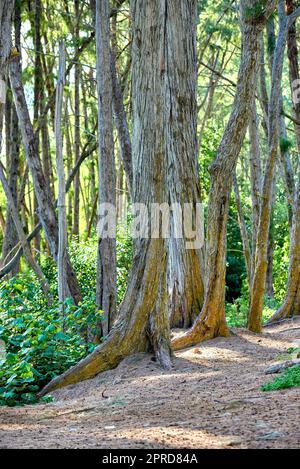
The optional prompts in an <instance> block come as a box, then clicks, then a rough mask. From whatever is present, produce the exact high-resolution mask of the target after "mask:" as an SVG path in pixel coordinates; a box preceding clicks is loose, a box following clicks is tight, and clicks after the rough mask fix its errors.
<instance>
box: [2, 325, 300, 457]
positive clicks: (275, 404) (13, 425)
mask: <svg viewBox="0 0 300 469" xmlns="http://www.w3.org/2000/svg"><path fill="white" fill-rule="evenodd" d="M234 333H235V335H233V336H232V337H231V338H226V339H225V338H218V339H214V340H211V341H208V342H205V343H202V344H200V345H199V346H198V347H193V348H190V349H188V350H184V351H181V352H178V353H176V360H175V362H174V368H173V369H172V371H169V372H165V371H162V370H161V369H160V368H159V366H158V365H157V364H156V363H155V362H153V361H151V358H150V356H148V355H137V356H134V357H131V358H128V359H126V360H124V361H123V363H121V364H120V365H119V367H118V368H117V369H115V370H113V371H110V372H106V373H103V374H101V375H99V376H98V377H96V378H94V379H92V380H89V381H85V382H83V383H80V384H77V385H72V386H69V387H67V388H64V389H61V390H59V391H56V392H54V393H53V394H52V395H53V397H54V398H55V401H54V402H53V403H50V404H39V405H35V406H25V407H18V408H17V407H15V408H8V407H2V408H0V448H107V449H108V448H147V449H148V448H157V449H158V448H162V449H172V448H297V447H299V444H300V425H299V419H300V408H299V406H300V399H299V388H292V389H286V390H282V391H272V392H262V391H260V386H261V385H262V384H264V383H265V382H267V381H269V380H270V379H272V377H273V376H274V375H266V374H265V370H266V368H267V367H268V366H269V365H271V364H272V363H274V362H276V361H278V359H280V358H282V354H284V353H286V351H287V349H288V348H289V347H292V346H299V344H300V320H299V319H297V320H294V321H287V322H284V323H281V324H280V325H276V326H272V327H268V328H266V329H264V333H263V334H262V335H256V334H252V333H250V332H249V331H247V330H245V329H235V330H234Z"/></svg>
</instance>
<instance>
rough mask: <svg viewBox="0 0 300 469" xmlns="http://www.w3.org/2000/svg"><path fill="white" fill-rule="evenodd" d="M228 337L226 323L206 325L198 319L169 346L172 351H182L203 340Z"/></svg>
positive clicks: (229, 334)
mask: <svg viewBox="0 0 300 469" xmlns="http://www.w3.org/2000/svg"><path fill="white" fill-rule="evenodd" d="M230 336H231V332H230V330H229V329H228V326H227V325H226V323H223V322H222V323H221V324H213V325H208V323H207V322H206V321H204V320H201V319H198V320H196V322H195V324H194V326H193V327H192V328H191V329H190V330H188V331H187V332H186V333H185V334H183V335H182V336H180V337H176V338H175V339H173V340H172V342H171V346H172V349H173V350H182V349H185V348H188V347H193V346H194V345H197V344H198V343H199V342H203V341H204V340H210V339H215V338H216V337H230Z"/></svg>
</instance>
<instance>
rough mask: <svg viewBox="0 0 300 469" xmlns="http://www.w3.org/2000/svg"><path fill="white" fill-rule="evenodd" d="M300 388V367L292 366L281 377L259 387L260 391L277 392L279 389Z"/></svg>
mask: <svg viewBox="0 0 300 469" xmlns="http://www.w3.org/2000/svg"><path fill="white" fill-rule="evenodd" d="M299 386H300V367H299V366H292V367H291V368H288V369H287V370H286V371H284V372H283V373H282V374H281V375H279V376H277V377H276V378H275V379H273V380H272V381H270V382H269V383H266V384H264V385H263V386H262V387H261V390H262V391H278V390H280V389H287V388H294V387H299Z"/></svg>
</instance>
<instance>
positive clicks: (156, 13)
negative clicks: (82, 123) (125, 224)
mask: <svg viewBox="0 0 300 469" xmlns="http://www.w3.org/2000/svg"><path fill="white" fill-rule="evenodd" d="M195 14H196V1H195V0H188V1H186V2H181V1H180V0H172V1H167V2H162V1H161V0H151V1H150V0H149V1H145V0H132V18H133V45H132V57H133V63H132V66H133V68H132V97H133V146H132V148H133V153H132V156H133V159H132V161H133V174H134V184H133V188H134V190H133V201H134V202H139V203H144V204H146V206H147V207H148V208H149V209H150V206H151V204H152V203H158V204H162V203H168V201H169V189H168V183H169V180H170V179H171V178H173V177H174V176H175V173H173V167H172V165H173V164H174V159H175V157H176V153H175V152H174V150H173V148H174V145H175V141H176V140H177V139H178V134H177V132H173V131H172V125H173V120H174V119H175V120H176V119H178V120H180V114H176V113H173V108H172V106H171V103H172V102H173V100H174V98H175V96H177V95H176V91H175V90H176V89H177V88H176V87H173V86H172V84H173V83H174V80H175V83H177V77H178V76H179V75H180V74H182V76H183V77H185V69H184V68H182V64H181V62H180V60H181V55H180V57H177V56H179V54H180V52H179V51H180V50H181V49H180V45H181V44H182V42H183V41H182V40H180V39H182V38H180V37H179V36H177V35H176V32H177V31H178V30H181V28H182V22H184V23H185V24H186V20H187V18H191V17H194V15H195ZM190 15H191V16H190ZM185 34H186V35H187V36H186V40H187V41H193V40H194V39H193V37H194V31H191V28H189V29H188V30H186V31H185ZM161 38H164V41H162V40H161ZM185 80H186V78H184V79H183V81H184V82H185ZM185 86H186V83H184V88H185ZM184 104H185V103H183V106H184ZM184 107H185V106H184ZM176 109H177V108H176ZM176 109H175V110H176ZM177 112H178V111H177ZM166 143H167V144H166ZM191 158H192V157H191ZM193 161H194V160H193ZM193 168H194V167H193ZM170 171H171V174H170ZM193 171H194V169H193ZM166 277H167V243H166V240H165V239H164V238H163V237H159V238H155V239H154V238H149V239H148V238H146V239H141V240H139V241H137V242H136V249H135V255H134V259H133V269H132V272H131V275H130V280H129V284H128V288H127V291H126V294H125V298H124V301H123V303H122V305H121V310H120V317H119V319H118V322H117V324H116V325H115V326H114V327H113V329H112V330H111V332H110V333H109V335H108V338H107V340H106V341H105V342H104V343H103V344H102V345H100V346H99V347H97V348H96V349H95V351H94V352H93V353H92V354H91V355H90V356H88V357H87V358H85V359H84V360H82V361H81V362H79V364H78V365H76V366H75V367H73V368H72V369H70V370H69V371H67V372H66V373H64V374H63V375H62V376H60V377H58V378H56V379H55V380H53V381H52V382H51V383H49V385H47V386H46V387H45V389H44V390H42V392H41V395H43V394H45V393H46V392H49V391H51V390H52V389H55V388H57V387H61V386H64V385H67V384H71V383H75V382H77V381H80V380H83V379H88V378H91V377H93V376H95V375H96V374H98V373H99V372H101V371H105V370H107V369H109V368H113V367H115V366H117V365H118V363H119V362H120V361H121V360H122V358H124V357H125V356H126V355H129V354H131V353H134V352H139V351H140V352H141V351H149V350H152V351H153V352H154V353H155V356H156V358H157V360H159V362H160V363H161V364H162V365H163V366H164V367H166V368H169V367H170V366H171V360H170V355H171V351H170V343H169V318H168V299H167V278H166Z"/></svg>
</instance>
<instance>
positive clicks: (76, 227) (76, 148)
mask: <svg viewBox="0 0 300 469" xmlns="http://www.w3.org/2000/svg"><path fill="white" fill-rule="evenodd" d="M74 11H75V17H76V19H75V21H76V24H75V28H74V34H75V38H76V40H77V44H78V45H77V48H76V54H78V49H79V20H80V11H79V0H74ZM79 88H80V63H79V62H78V61H77V62H76V63H75V83H74V114H75V128H74V155H75V162H76V161H77V160H78V158H79V156H80V91H79ZM79 202H80V169H78V171H77V173H76V176H75V179H74V207H73V235H75V236H78V235H79V208H80V207H79Z"/></svg>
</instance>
